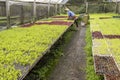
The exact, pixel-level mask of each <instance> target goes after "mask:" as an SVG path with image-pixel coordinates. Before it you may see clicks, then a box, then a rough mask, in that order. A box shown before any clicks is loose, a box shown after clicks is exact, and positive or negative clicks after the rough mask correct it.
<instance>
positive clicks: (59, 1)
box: [13, 0, 69, 4]
mask: <svg viewBox="0 0 120 80" xmlns="http://www.w3.org/2000/svg"><path fill="white" fill-rule="evenodd" d="M13 1H14V0H13ZM17 1H22V2H34V0H17ZM68 1H69V0H35V2H40V3H46V4H47V3H50V4H66V3H67V2H68Z"/></svg>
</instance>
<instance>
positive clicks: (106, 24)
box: [90, 14, 120, 80]
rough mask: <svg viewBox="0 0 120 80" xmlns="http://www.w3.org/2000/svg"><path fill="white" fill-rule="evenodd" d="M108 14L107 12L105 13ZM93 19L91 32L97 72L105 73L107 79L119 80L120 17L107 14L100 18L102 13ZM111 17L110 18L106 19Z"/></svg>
mask: <svg viewBox="0 0 120 80" xmlns="http://www.w3.org/2000/svg"><path fill="white" fill-rule="evenodd" d="M105 15H106V14H105ZM92 16H93V17H92V18H95V20H91V21H90V22H91V23H90V25H91V33H92V37H93V40H92V42H93V46H92V49H93V50H92V51H93V56H94V63H95V70H96V73H98V74H100V75H105V79H106V80H119V79H120V78H119V75H120V56H119V55H120V49H119V46H120V25H119V22H120V20H119V19H113V18H111V16H112V15H110V17H109V15H106V17H104V18H103V17H102V19H103V20H100V18H101V16H102V15H100V14H98V16H97V14H96V15H95V16H94V15H92ZM106 18H109V19H106Z"/></svg>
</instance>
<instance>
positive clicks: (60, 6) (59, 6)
mask: <svg viewBox="0 0 120 80" xmlns="http://www.w3.org/2000/svg"><path fill="white" fill-rule="evenodd" d="M61 7H62V5H61V4H60V5H59V14H61Z"/></svg>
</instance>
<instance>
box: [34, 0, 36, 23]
mask: <svg viewBox="0 0 120 80" xmlns="http://www.w3.org/2000/svg"><path fill="white" fill-rule="evenodd" d="M33 8H34V9H33V22H35V21H36V0H34V3H33Z"/></svg>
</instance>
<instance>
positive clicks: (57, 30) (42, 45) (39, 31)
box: [0, 25, 67, 80]
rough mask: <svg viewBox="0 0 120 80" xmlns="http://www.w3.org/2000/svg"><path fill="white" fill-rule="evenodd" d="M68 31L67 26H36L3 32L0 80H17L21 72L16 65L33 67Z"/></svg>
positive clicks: (1, 34)
mask: <svg viewBox="0 0 120 80" xmlns="http://www.w3.org/2000/svg"><path fill="white" fill-rule="evenodd" d="M66 29H67V26H59V25H34V26H32V27H29V28H13V29H9V30H4V31H1V32H0V39H1V40H0V45H1V46H0V69H2V70H0V74H1V75H2V76H0V80H8V79H9V80H17V78H18V76H21V75H20V74H21V71H20V70H18V69H17V70H16V69H15V66H14V65H21V66H27V65H30V66H31V65H32V64H33V63H34V62H35V61H36V59H37V58H38V57H41V56H43V54H42V53H43V52H44V51H46V50H47V49H48V47H50V45H51V44H53V42H54V41H55V40H56V39H57V38H58V37H59V36H60V35H61V34H62V33H63V32H64V31H65V30H66ZM13 73H14V74H13ZM4 76H5V77H4Z"/></svg>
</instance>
